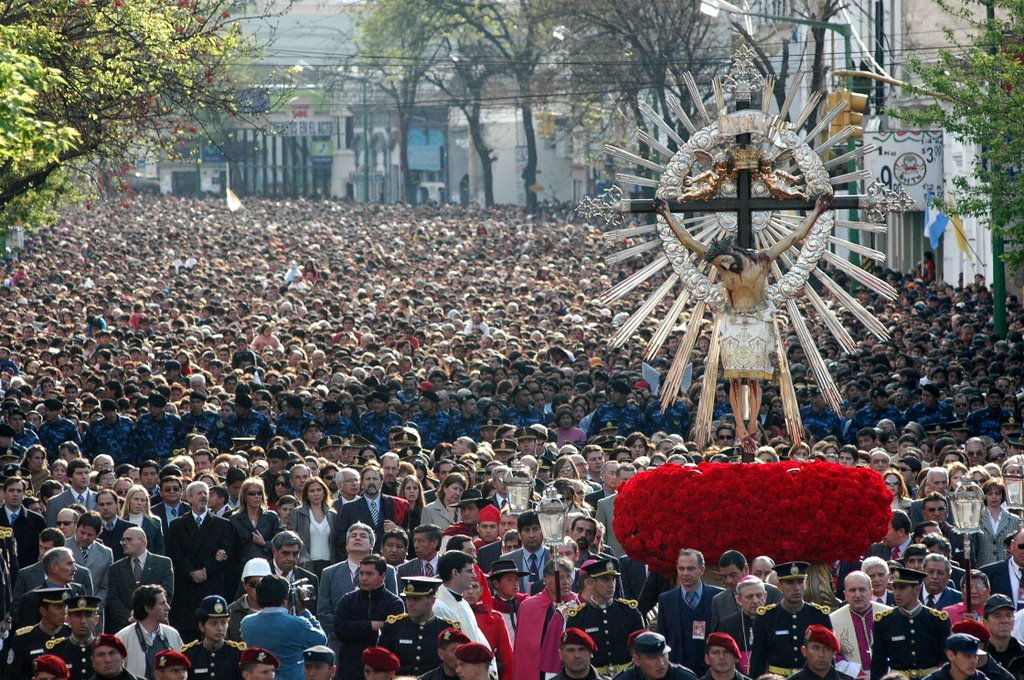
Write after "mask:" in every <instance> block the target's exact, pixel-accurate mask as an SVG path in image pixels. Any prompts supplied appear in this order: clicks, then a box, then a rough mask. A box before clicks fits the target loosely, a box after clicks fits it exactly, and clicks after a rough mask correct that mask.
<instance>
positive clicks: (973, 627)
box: [952, 619, 992, 644]
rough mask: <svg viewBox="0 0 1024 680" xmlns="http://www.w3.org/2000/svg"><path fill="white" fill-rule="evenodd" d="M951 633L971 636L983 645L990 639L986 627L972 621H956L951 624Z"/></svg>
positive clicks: (990, 635)
mask: <svg viewBox="0 0 1024 680" xmlns="http://www.w3.org/2000/svg"><path fill="white" fill-rule="evenodd" d="M952 632H954V633H967V634H968V635H973V636H974V637H976V638H978V640H979V641H980V642H981V643H983V644H984V643H987V642H988V641H989V640H991V639H992V634H991V633H989V632H988V626H986V625H985V624H984V623H981V622H980V621H974V620H973V619H963V620H961V621H957V622H956V623H954V624H953V631H952Z"/></svg>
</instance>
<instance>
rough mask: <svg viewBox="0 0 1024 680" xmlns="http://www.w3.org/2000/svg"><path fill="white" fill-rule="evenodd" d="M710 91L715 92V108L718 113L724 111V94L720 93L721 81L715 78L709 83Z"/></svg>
mask: <svg viewBox="0 0 1024 680" xmlns="http://www.w3.org/2000/svg"><path fill="white" fill-rule="evenodd" d="M711 89H712V90H714V92H715V108H717V109H718V111H725V92H723V91H722V80H721V79H720V78H718V77H715V79H714V80H712V81H711Z"/></svg>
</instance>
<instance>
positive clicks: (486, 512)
mask: <svg viewBox="0 0 1024 680" xmlns="http://www.w3.org/2000/svg"><path fill="white" fill-rule="evenodd" d="M500 519H501V510H499V509H498V506H497V505H493V504H491V503H488V504H487V505H485V506H484V507H482V508H481V509H480V521H481V522H495V523H497V522H498V521H499V520H500Z"/></svg>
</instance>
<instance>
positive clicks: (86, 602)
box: [64, 595, 103, 614]
mask: <svg viewBox="0 0 1024 680" xmlns="http://www.w3.org/2000/svg"><path fill="white" fill-rule="evenodd" d="M64 602H65V604H67V606H68V614H74V613H75V612H92V613H93V614H95V613H96V612H98V611H99V610H100V605H101V604H102V603H103V600H101V599H100V598H98V597H94V596H92V595H68V596H67V597H65V598H64Z"/></svg>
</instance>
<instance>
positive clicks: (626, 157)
mask: <svg viewBox="0 0 1024 680" xmlns="http://www.w3.org/2000/svg"><path fill="white" fill-rule="evenodd" d="M604 152H605V153H606V154H608V155H609V156H615V157H616V158H618V159H619V160H620V161H625V162H627V163H635V164H636V165H639V166H642V167H645V168H647V169H648V170H653V171H655V172H665V167H664V166H662V165H658V164H657V163H655V162H654V161H649V160H647V159H646V158H644V157H642V156H637V155H636V154H635V153H633V152H632V151H626V150H625V149H620V148H619V147H617V146H613V145H611V144H605V145H604Z"/></svg>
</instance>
